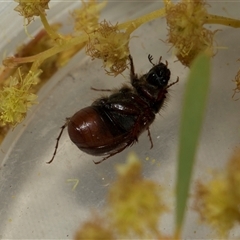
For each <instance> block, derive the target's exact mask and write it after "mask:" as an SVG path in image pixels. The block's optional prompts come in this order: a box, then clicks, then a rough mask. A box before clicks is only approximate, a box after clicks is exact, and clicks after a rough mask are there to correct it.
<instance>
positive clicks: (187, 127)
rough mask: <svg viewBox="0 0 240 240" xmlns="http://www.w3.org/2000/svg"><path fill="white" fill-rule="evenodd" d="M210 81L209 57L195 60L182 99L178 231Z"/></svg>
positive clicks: (177, 186)
mask: <svg viewBox="0 0 240 240" xmlns="http://www.w3.org/2000/svg"><path fill="white" fill-rule="evenodd" d="M209 83H210V57H209V56H207V55H206V54H200V55H199V56H198V57H197V58H196V59H195V60H194V61H193V63H192V65H191V68H190V73H189V76H188V80H187V84H186V89H185V95H184V99H183V109H182V119H181V125H180V138H179V152H178V169H177V183H176V231H177V232H181V229H182V226H183V220H184V214H185V209H186V204H187V199H188V193H189V187H190V181H191V175H192V170H193V165H194V159H195V155H196V150H197V147H198V141H199V137H200V133H201V128H202V123H203V119H204V113H205V108H206V103H207V95H208V89H209Z"/></svg>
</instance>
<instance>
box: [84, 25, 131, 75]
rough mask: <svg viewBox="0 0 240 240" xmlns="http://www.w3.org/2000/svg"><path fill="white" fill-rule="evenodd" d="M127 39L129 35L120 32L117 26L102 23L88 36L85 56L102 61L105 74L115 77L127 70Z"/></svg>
mask: <svg viewBox="0 0 240 240" xmlns="http://www.w3.org/2000/svg"><path fill="white" fill-rule="evenodd" d="M129 39H130V34H129V33H127V32H122V31H120V30H119V29H118V25H117V24H116V25H114V26H113V25H111V24H110V23H108V22H107V21H103V22H101V23H100V24H99V26H98V28H97V29H96V30H95V31H94V32H93V33H91V34H89V41H88V43H87V46H86V54H87V55H89V56H91V57H92V58H93V59H94V58H99V59H102V60H103V65H104V68H105V70H106V72H107V73H108V74H109V75H113V76H117V75H118V74H120V73H122V72H123V71H124V70H125V69H126V68H127V63H126V62H127V60H128V57H129V46H128V44H129ZM108 69H109V70H108Z"/></svg>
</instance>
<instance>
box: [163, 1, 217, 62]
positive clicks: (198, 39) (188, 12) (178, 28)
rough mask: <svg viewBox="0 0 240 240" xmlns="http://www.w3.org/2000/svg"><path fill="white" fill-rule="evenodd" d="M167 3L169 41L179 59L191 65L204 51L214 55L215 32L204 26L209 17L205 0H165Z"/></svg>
mask: <svg viewBox="0 0 240 240" xmlns="http://www.w3.org/2000/svg"><path fill="white" fill-rule="evenodd" d="M165 5H166V20H167V25H168V27H169V33H168V42H169V43H171V44H172V45H173V46H174V48H175V50H176V56H177V57H178V59H179V61H180V62H181V63H182V64H183V65H185V66H189V65H190V63H191V62H192V60H193V59H194V58H195V57H196V56H197V55H198V54H199V53H201V52H203V51H206V50H207V51H208V52H210V53H211V54H212V55H213V35H214V33H215V32H211V31H210V30H208V29H206V28H204V27H203V25H204V24H205V23H206V20H207V17H208V13H207V10H206V8H205V3H204V1H202V0H195V1H182V2H180V3H177V4H172V3H171V2H169V1H165Z"/></svg>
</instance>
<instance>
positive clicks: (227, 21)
mask: <svg viewBox="0 0 240 240" xmlns="http://www.w3.org/2000/svg"><path fill="white" fill-rule="evenodd" d="M205 24H221V25H225V26H228V27H234V28H240V20H238V19H233V18H227V17H222V16H218V15H212V14H208V15H207V17H206V22H205Z"/></svg>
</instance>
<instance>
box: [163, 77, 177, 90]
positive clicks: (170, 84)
mask: <svg viewBox="0 0 240 240" xmlns="http://www.w3.org/2000/svg"><path fill="white" fill-rule="evenodd" d="M178 81H179V77H177V80H176V81H175V82H173V83H171V84H169V85H168V86H167V87H166V89H167V88H170V87H171V86H172V85H174V84H176V83H177V82H178Z"/></svg>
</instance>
